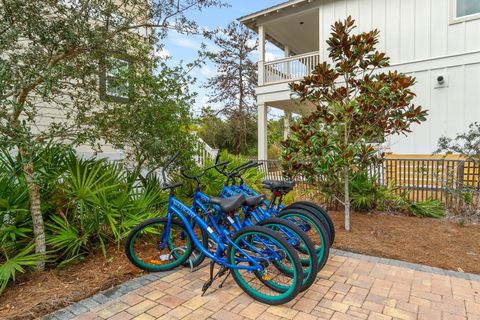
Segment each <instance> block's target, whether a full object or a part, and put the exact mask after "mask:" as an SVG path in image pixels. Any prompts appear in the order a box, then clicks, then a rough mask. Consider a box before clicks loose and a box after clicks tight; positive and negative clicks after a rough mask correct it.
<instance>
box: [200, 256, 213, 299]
mask: <svg viewBox="0 0 480 320" xmlns="http://www.w3.org/2000/svg"><path fill="white" fill-rule="evenodd" d="M214 267H215V262H213V261H210V279H209V280H208V281H207V282H205V283H204V284H203V287H202V297H203V295H204V294H205V292H207V290H208V288H210V286H211V285H212V283H213V280H214V277H213V269H214Z"/></svg>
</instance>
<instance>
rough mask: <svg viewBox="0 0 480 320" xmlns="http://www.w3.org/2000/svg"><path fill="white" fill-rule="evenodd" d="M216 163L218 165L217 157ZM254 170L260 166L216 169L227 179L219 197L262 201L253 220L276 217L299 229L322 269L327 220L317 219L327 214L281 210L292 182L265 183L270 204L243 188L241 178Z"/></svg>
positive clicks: (248, 164)
mask: <svg viewBox="0 0 480 320" xmlns="http://www.w3.org/2000/svg"><path fill="white" fill-rule="evenodd" d="M216 163H218V157H217V159H216ZM257 166H259V164H258V163H256V162H254V161H248V162H246V163H244V164H242V165H240V166H238V167H236V168H233V169H231V170H230V171H228V172H227V171H226V166H224V165H223V166H216V167H215V168H216V169H217V171H218V172H219V173H221V174H223V175H224V176H225V177H226V182H225V185H224V188H223V190H222V196H224V197H230V196H232V195H235V194H242V195H244V196H246V197H251V198H254V199H255V198H257V199H258V198H259V197H263V200H262V203H261V204H262V205H259V206H257V207H256V208H255V212H254V216H255V219H256V220H257V221H259V220H262V219H265V218H269V217H278V218H283V219H286V220H288V221H290V222H293V223H294V224H296V225H298V226H299V227H300V228H301V229H302V230H303V231H304V232H306V234H307V235H308V236H309V238H310V239H311V240H312V241H313V242H314V244H315V247H316V251H317V258H318V264H319V270H320V269H322V268H323V267H324V266H325V264H326V262H327V260H328V256H329V251H330V250H329V248H330V246H331V238H330V234H331V232H329V230H328V228H327V226H328V223H327V222H324V221H326V219H320V216H321V217H324V216H326V217H328V215H327V214H326V212H325V213H324V214H319V213H318V212H315V211H313V210H307V209H305V208H304V207H297V206H295V205H294V204H292V205H291V206H288V207H286V208H284V207H283V206H282V197H283V196H284V195H285V194H287V193H288V192H289V191H291V190H292V189H293V186H294V182H288V181H287V182H284V181H268V180H267V181H264V187H265V188H266V189H269V190H271V191H272V197H271V199H270V201H267V200H266V198H265V197H264V196H263V195H259V194H258V193H257V192H256V191H254V190H253V189H251V188H249V187H248V186H247V185H245V184H244V180H243V177H242V174H243V173H244V172H246V171H247V170H249V169H251V168H255V167H257ZM222 167H223V168H222ZM237 180H239V181H240V183H238V184H237ZM328 219H330V217H328ZM329 221H331V220H329ZM332 225H333V224H332ZM332 228H333V227H332Z"/></svg>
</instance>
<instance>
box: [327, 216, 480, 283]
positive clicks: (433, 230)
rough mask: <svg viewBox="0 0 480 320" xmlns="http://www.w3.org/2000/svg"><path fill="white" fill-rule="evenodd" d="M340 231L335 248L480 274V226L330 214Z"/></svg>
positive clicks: (425, 220) (427, 220) (418, 219)
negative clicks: (347, 218) (348, 224)
mask: <svg viewBox="0 0 480 320" xmlns="http://www.w3.org/2000/svg"><path fill="white" fill-rule="evenodd" d="M329 214H330V215H331V217H332V219H333V220H334V222H335V229H336V231H337V233H336V238H335V243H334V247H335V248H337V249H342V250H346V251H351V252H356V253H363V254H367V255H372V256H377V257H384V258H391V259H397V260H404V261H409V262H414V263H420V264H425V265H429V266H432V267H439V268H443V269H449V270H454V271H463V272H469V273H476V274H480V225H473V224H472V225H465V226H462V225H460V224H458V223H455V222H451V221H447V220H436V219H427V218H417V217H406V216H392V215H382V214H366V213H353V214H352V215H351V230H350V232H346V231H345V229H344V213H343V212H329Z"/></svg>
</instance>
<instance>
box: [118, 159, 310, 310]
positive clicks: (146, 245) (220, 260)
mask: <svg viewBox="0 0 480 320" xmlns="http://www.w3.org/2000/svg"><path fill="white" fill-rule="evenodd" d="M178 155H179V152H177V153H176V154H175V155H174V156H173V157H172V158H171V159H170V160H169V161H167V163H166V164H165V166H164V168H163V169H162V178H163V189H164V190H169V201H168V209H167V212H166V213H165V216H164V217H158V218H153V219H149V220H147V221H144V222H143V223H141V224H140V225H138V226H136V227H135V228H134V229H133V230H132V231H131V232H130V233H129V235H128V237H127V239H126V242H125V252H126V255H127V257H128V259H129V260H130V261H131V262H132V263H133V264H134V265H135V266H137V267H138V268H140V269H142V270H146V271H150V272H159V271H167V270H171V269H173V268H175V267H178V266H180V265H182V264H183V263H185V261H186V260H187V259H188V258H189V257H190V255H191V253H192V251H193V249H194V248H195V247H196V248H198V249H199V250H200V251H201V252H202V253H203V254H204V255H205V256H207V257H208V258H210V259H211V260H212V263H211V267H210V280H209V282H207V284H206V285H207V288H208V286H209V285H210V284H211V283H212V282H213V280H214V279H216V278H217V277H220V276H222V275H224V274H225V273H226V272H227V270H229V271H230V273H231V274H232V277H233V278H234V280H235V282H236V283H237V284H238V285H239V286H240V287H241V288H242V289H243V290H244V291H245V292H246V293H247V294H248V295H250V296H251V297H252V298H254V299H255V300H258V301H260V302H263V303H267V304H271V305H278V304H282V303H286V302H288V301H290V300H292V299H293V298H295V296H296V295H297V294H298V293H299V291H300V288H301V286H302V282H303V270H302V267H301V262H300V259H299V256H298V253H297V252H296V250H295V249H294V248H293V246H292V245H291V244H290V243H288V241H286V240H285V239H284V237H283V236H281V235H279V234H278V233H277V232H275V231H273V230H271V229H268V228H265V227H260V226H248V227H244V228H241V229H240V230H237V231H235V230H233V229H232V228H231V226H230V225H229V224H227V223H225V221H226V219H221V220H215V219H211V220H207V221H208V223H207V222H206V220H205V219H204V218H203V217H201V216H199V215H198V214H197V213H196V212H195V211H193V210H192V209H191V208H190V207H188V206H187V205H185V204H183V203H182V202H181V201H180V200H178V199H177V198H176V197H175V189H176V188H178V187H180V186H181V185H182V183H178V182H177V183H172V184H167V183H166V181H167V180H166V175H165V170H166V169H167V168H168V167H169V166H170V165H171V164H172V163H173V161H174V160H175V159H176V158H177V157H178ZM242 198H243V197H233V198H223V199H222V198H215V200H211V202H210V204H211V205H216V206H218V208H219V209H220V211H221V213H222V215H223V216H229V215H231V214H235V212H237V211H238V210H239V209H240V208H241V207H242V205H243V202H244V201H245V199H244V198H243V199H242ZM210 214H217V213H215V212H211V211H210ZM189 220H190V221H189ZM192 220H193V221H194V222H195V224H196V225H197V226H198V227H199V228H200V229H202V230H204V231H206V232H207V234H208V237H209V239H210V240H212V241H213V242H214V243H215V244H216V250H215V252H211V251H210V250H209V248H208V246H207V247H205V246H204V245H203V244H202V242H201V241H199V240H198V238H197V236H196V235H195V232H194V230H193V229H192V227H191V221H192ZM217 221H219V222H217ZM214 264H219V265H220V271H219V272H218V273H217V274H216V275H215V277H214V276H213V266H214ZM278 265H282V266H284V267H285V268H286V269H288V270H291V272H289V273H288V274H286V273H285V272H282V271H280V270H279V268H278V267H277V266H278ZM204 291H205V290H204Z"/></svg>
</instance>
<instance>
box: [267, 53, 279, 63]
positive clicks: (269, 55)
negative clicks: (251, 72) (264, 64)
mask: <svg viewBox="0 0 480 320" xmlns="http://www.w3.org/2000/svg"><path fill="white" fill-rule="evenodd" d="M278 59H280V57H277V56H276V55H275V54H273V53H271V52H265V61H274V60H278Z"/></svg>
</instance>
